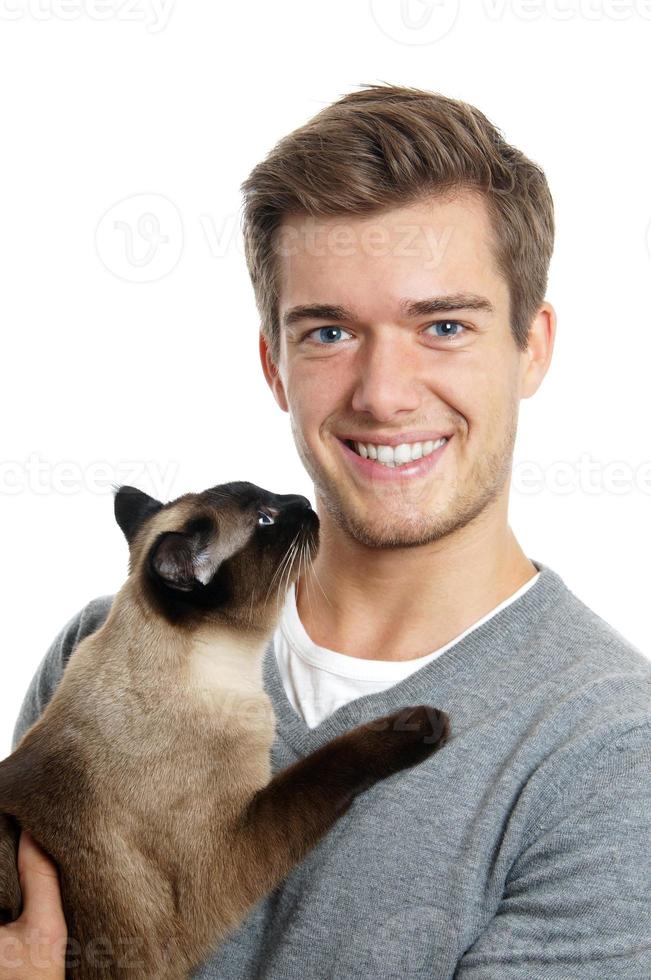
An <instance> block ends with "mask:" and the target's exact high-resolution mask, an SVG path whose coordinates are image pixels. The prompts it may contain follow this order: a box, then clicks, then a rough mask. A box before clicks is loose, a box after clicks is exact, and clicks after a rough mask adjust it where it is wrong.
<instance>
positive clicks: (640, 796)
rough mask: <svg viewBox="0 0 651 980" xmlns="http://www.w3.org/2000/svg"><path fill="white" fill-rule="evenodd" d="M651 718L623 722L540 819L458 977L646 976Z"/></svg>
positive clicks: (650, 950)
mask: <svg viewBox="0 0 651 980" xmlns="http://www.w3.org/2000/svg"><path fill="white" fill-rule="evenodd" d="M649 977H651V724H650V723H645V724H642V725H639V726H637V727H635V728H632V729H629V730H628V731H627V732H626V733H625V734H623V735H620V736H618V738H617V740H616V741H615V742H613V743H611V744H610V745H608V746H607V748H604V749H602V750H601V751H600V752H599V753H598V755H597V757H596V759H595V760H594V761H593V763H592V764H591V765H589V766H587V767H586V769H584V770H583V771H578V772H576V773H575V774H573V776H572V778H571V779H570V785H567V786H565V787H564V789H563V791H562V793H561V794H560V796H557V798H556V800H555V801H554V803H553V804H552V805H551V806H550V807H549V812H548V813H547V814H546V815H545V816H544V818H543V820H542V821H539V823H538V825H537V828H536V831H535V833H534V834H533V836H532V837H531V836H530V837H529V838H528V841H527V846H526V847H525V849H524V850H523V851H522V852H521V853H520V855H519V856H518V858H517V859H516V861H515V862H514V864H513V865H512V867H511V869H510V872H509V875H508V878H507V881H506V884H505V888H504V892H503V895H502V899H501V902H500V904H499V906H498V909H497V912H496V914H495V916H494V917H493V919H492V920H491V921H490V922H489V924H488V926H487V928H486V929H485V930H484V932H482V934H481V935H480V936H479V937H478V938H477V940H476V941H475V942H474V943H473V945H472V946H471V947H470V948H469V949H468V950H467V951H466V953H465V955H464V956H463V958H462V959H461V961H460V962H459V964H458V968H457V970H456V972H455V974H454V980H543V978H544V980H615V978H617V980H649Z"/></svg>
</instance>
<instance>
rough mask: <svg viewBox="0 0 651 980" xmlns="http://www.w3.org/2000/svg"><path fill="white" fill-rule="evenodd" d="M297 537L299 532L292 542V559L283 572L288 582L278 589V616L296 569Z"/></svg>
mask: <svg viewBox="0 0 651 980" xmlns="http://www.w3.org/2000/svg"><path fill="white" fill-rule="evenodd" d="M297 538H298V534H297V535H296V537H295V538H294V541H293V542H292V548H291V557H290V560H289V561H288V562H287V565H286V567H285V572H284V573H283V576H282V579H284V578H285V577H286V578H287V583H286V584H285V585H282V586H281V588H279V589H278V593H277V595H276V616H277V617H278V616H280V603H281V601H283V602H284V600H285V595H286V593H287V589H288V588H289V578H290V576H291V574H292V571H293V569H294V558H295V557H296V552H297V551H298V549H299V545H298V544H297V543H296V539H297ZM285 573H286V576H285ZM282 579H281V581H282Z"/></svg>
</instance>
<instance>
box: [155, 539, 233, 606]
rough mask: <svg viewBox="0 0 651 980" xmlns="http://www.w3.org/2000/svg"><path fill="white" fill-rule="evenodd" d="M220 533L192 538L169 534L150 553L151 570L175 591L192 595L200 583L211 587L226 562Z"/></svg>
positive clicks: (159, 540)
mask: <svg viewBox="0 0 651 980" xmlns="http://www.w3.org/2000/svg"><path fill="white" fill-rule="evenodd" d="M224 557H225V555H224V554H222V549H221V548H220V546H219V542H218V535H217V531H216V529H213V530H211V531H210V532H208V533H206V532H201V533H199V532H195V533H193V534H188V533H187V532H182V531H165V532H164V533H163V534H161V536H160V538H159V539H158V541H157V542H156V544H155V545H154V547H153V548H152V550H151V553H150V559H149V561H150V568H151V569H152V571H153V572H154V573H155V574H156V575H158V576H159V577H160V578H161V579H163V581H164V582H165V583H166V584H167V585H170V586H171V587H172V588H174V589H180V590H181V591H182V592H189V591H190V590H191V589H193V588H194V587H195V585H196V584H197V582H200V583H201V584H202V585H207V584H208V582H209V581H210V580H211V578H212V577H213V575H214V574H215V572H216V571H217V569H218V568H219V565H220V564H221V561H222V559H223V558H224Z"/></svg>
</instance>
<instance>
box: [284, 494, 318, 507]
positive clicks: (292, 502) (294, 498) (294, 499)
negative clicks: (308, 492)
mask: <svg viewBox="0 0 651 980" xmlns="http://www.w3.org/2000/svg"><path fill="white" fill-rule="evenodd" d="M285 506H286V507H287V509H288V510H290V509H291V510H294V509H299V508H300V509H301V510H312V504H311V503H310V501H309V500H308V499H307V497H304V496H303V495H302V494H300V493H288V494H286V495H285Z"/></svg>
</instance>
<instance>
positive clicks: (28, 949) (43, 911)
mask: <svg viewBox="0 0 651 980" xmlns="http://www.w3.org/2000/svg"><path fill="white" fill-rule="evenodd" d="M18 876H19V879H20V887H21V891H22V893H23V911H22V914H21V916H20V918H19V919H16V921H15V922H11V923H10V924H9V925H6V926H0V980H64V978H65V955H66V940H67V936H68V929H67V926H66V920H65V918H64V915H63V907H62V905H61V891H60V888H59V872H58V869H57V866H56V864H55V863H54V862H53V861H52V860H51V859H50V858H49V857H48V856H47V854H46V853H45V852H44V851H43V850H42V849H41V848H40V847H39V846H38V844H37V843H36V841H35V840H34V838H33V837H31V835H30V834H29V833H28V832H27V831H26V830H24V831H23V832H22V833H21V835H20V840H19V843H18Z"/></svg>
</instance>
